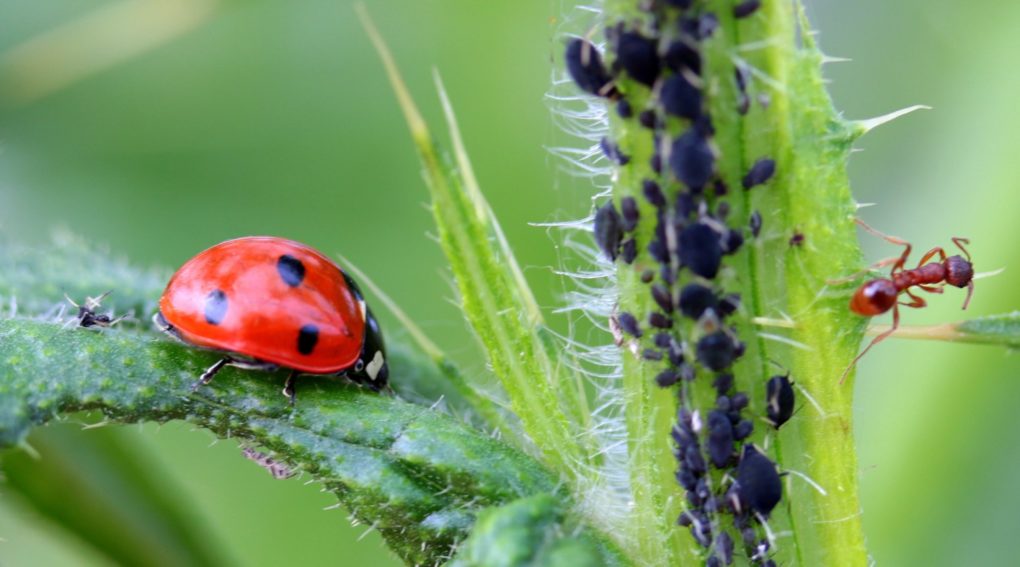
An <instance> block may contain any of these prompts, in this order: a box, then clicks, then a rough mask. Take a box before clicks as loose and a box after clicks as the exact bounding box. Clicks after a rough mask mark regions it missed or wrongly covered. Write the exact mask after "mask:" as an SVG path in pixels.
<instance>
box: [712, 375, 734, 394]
mask: <svg viewBox="0 0 1020 567" xmlns="http://www.w3.org/2000/svg"><path fill="white" fill-rule="evenodd" d="M712 386H713V387H714V388H715V391H716V392H717V393H718V394H719V395H720V396H725V395H726V393H727V392H729V391H730V390H731V389H732V388H733V375H732V374H717V375H716V377H715V380H712Z"/></svg>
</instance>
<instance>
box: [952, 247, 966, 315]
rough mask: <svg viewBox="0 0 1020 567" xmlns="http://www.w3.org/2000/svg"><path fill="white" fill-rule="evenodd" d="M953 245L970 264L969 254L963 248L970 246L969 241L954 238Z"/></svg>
mask: <svg viewBox="0 0 1020 567" xmlns="http://www.w3.org/2000/svg"><path fill="white" fill-rule="evenodd" d="M953 244H955V245H956V247H957V248H959V249H960V250H962V251H963V254H964V255H965V256H967V261H968V262H970V252H968V251H967V249H966V248H964V247H963V245H964V244H970V240H968V239H966V238H960V237H958V236H954V237H953ZM964 309H966V307H964Z"/></svg>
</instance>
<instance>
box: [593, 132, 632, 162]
mask: <svg viewBox="0 0 1020 567" xmlns="http://www.w3.org/2000/svg"><path fill="white" fill-rule="evenodd" d="M599 147H600V148H601V149H602V153H603V154H605V155H606V158H607V159H608V160H609V161H611V162H613V163H616V164H619V165H627V164H628V163H630V156H627V155H625V154H624V153H623V152H622V151H620V146H617V145H616V144H615V143H613V141H612V140H610V139H609V138H602V139H601V140H599Z"/></svg>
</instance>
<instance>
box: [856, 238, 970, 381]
mask: <svg viewBox="0 0 1020 567" xmlns="http://www.w3.org/2000/svg"><path fill="white" fill-rule="evenodd" d="M857 224H859V225H860V226H861V228H863V229H864V230H866V231H868V232H870V233H872V234H874V235H875V236H878V237H880V238H884V239H885V240H887V241H889V242H891V243H893V244H899V245H901V246H904V247H905V248H904V250H903V254H901V255H900V256H899V257H898V258H892V259H890V260H884V261H882V262H879V263H878V264H876V267H881V266H885V265H888V264H890V263H891V264H892V269H891V270H890V271H889V277H888V278H876V279H873V280H869V281H867V282H865V283H864V284H863V285H861V287H859V288H857V292H856V293H854V296H853V298H852V299H851V300H850V310H851V311H853V312H854V313H857V314H858V315H863V316H865V317H874V316H875V315H881V314H882V313H885V312H886V311H889V310H890V309H892V312H893V322H892V326H891V327H889V330H887V331H885V332H884V333H882V334H880V335H878V336H877V337H875V338H874V339H873V340H872V341H871V343H869V344H868V346H867V347H865V348H864V350H863V351H861V353H860V354H858V355H857V358H854V360H853V362H851V363H850V366H847V368H846V370H845V371H843V377H842V378H840V380H839V382H840V383H841V384H842V383H843V381H844V380H846V377H847V374H849V373H850V370H851V369H852V368H853V367H854V365H856V364H857V361H858V360H860V359H861V357H862V356H864V354H865V353H866V352H868V351H869V350H871V347H873V346H875V345H876V344H878V343H880V342H882V341H883V340H885V338H886V337H888V336H889V335H891V334H893V333H894V332H895V331H896V329H897V328H898V327H899V325H900V308H899V306H900V305H904V306H906V307H913V308H915V309H919V308H921V307H924V306H925V305H927V302H926V301H925V300H924V299H922V298H920V297H918V296H916V295H914V293H913V292H912V291H911V290H910V288H912V287H917V288H919V289H922V290H924V291H926V292H928V293H942V288H943V286H944V284H949V285H951V286H954V287H959V288H964V287H965V288H967V298H966V299H964V300H963V309H966V308H967V305H968V304H970V298H971V296H972V295H973V294H974V265H973V264H972V263H971V261H970V252H968V251H967V249H966V248H964V246H963V245H964V244H970V241H969V240H967V239H966V238H959V237H953V239H952V240H953V244H956V246H957V247H958V248H959V249H960V250H961V251H962V252H963V254H964V255H965V256H966V258H964V257H963V256H959V255H956V256H948V255H947V254H946V251H945V249H943V248H942V247H941V246H936V247H935V248H932V249H931V250H929V251H928V252H926V253H925V255H924V256H922V257H921V260H920V261H919V262H918V263H917V267H916V268H914V269H911V270H907V269H904V268H903V266H904V265H905V264H906V262H907V258H908V257H909V256H910V251H911V250H912V246H911V244H910V243H909V242H907V241H906V240H903V239H901V238H896V237H894V236H889V235H886V234H883V233H881V232H879V231H877V230H875V229H874V228H872V227H870V226H868V225H867V224H865V223H864V222H863V221H861V220H860V219H857ZM935 256H938V257H939V260H938V261H937V262H928V261H929V260H931V259H932V258H934V257H935ZM901 293H905V294H907V296H908V297H910V301H909V302H903V301H898V299H899V295H900V294H901Z"/></svg>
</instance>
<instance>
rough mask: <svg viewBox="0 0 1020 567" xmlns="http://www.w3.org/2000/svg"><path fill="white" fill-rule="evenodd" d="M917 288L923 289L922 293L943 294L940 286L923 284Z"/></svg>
mask: <svg viewBox="0 0 1020 567" xmlns="http://www.w3.org/2000/svg"><path fill="white" fill-rule="evenodd" d="M917 287H919V288H921V289H923V290H924V291H927V292H928V293H942V292H943V289H942V286H940V285H924V284H919V285H918V286H917Z"/></svg>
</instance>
